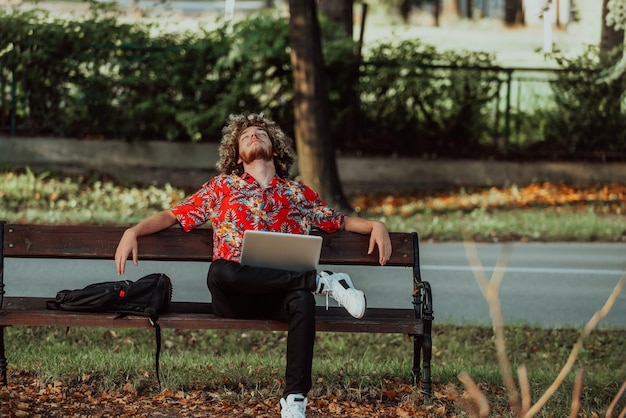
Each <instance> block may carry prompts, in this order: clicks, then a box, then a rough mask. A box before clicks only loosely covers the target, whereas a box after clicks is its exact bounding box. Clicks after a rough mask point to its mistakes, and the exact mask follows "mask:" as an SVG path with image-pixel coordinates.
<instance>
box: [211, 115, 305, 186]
mask: <svg viewBox="0 0 626 418" xmlns="http://www.w3.org/2000/svg"><path fill="white" fill-rule="evenodd" d="M251 126H256V127H259V128H261V129H263V130H264V131H265V132H267V134H268V135H269V137H270V140H271V141H272V146H273V148H274V152H275V153H276V155H275V156H274V165H275V166H276V174H277V175H278V176H279V177H282V178H287V177H289V175H290V172H291V166H292V165H293V163H294V161H295V160H296V152H295V150H294V148H293V141H292V139H291V138H289V137H288V136H287V135H286V134H285V133H284V132H283V130H282V129H281V128H280V127H279V126H278V124H276V122H274V121H273V120H271V119H269V118H268V117H266V116H265V115H264V114H263V113H242V114H238V115H234V114H233V115H230V116H229V117H228V123H227V124H226V126H224V129H222V140H221V141H220V147H219V161H218V162H217V169H218V171H219V172H220V173H221V174H237V175H239V176H240V175H242V174H243V164H241V163H237V161H238V160H239V136H240V135H241V133H242V132H243V131H244V130H245V129H247V128H249V127H251Z"/></svg>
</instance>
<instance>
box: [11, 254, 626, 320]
mask: <svg viewBox="0 0 626 418" xmlns="http://www.w3.org/2000/svg"><path fill="white" fill-rule="evenodd" d="M502 248H503V245H501V244H479V245H478V246H477V250H478V254H479V257H480V258H481V261H482V263H483V265H484V267H485V269H486V270H487V272H488V274H489V275H490V274H491V272H492V271H493V268H494V266H495V265H496V260H497V259H498V256H499V255H500V252H501V251H502ZM420 258H421V262H422V269H421V271H422V277H423V279H424V280H427V281H429V282H430V283H431V285H432V289H433V294H434V311H435V321H436V322H440V323H453V324H463V323H478V324H489V323H490V317H489V310H488V306H487V304H486V302H485V300H484V298H483V296H482V294H481V292H480V289H479V287H478V285H477V282H476V279H475V278H474V275H473V273H472V268H471V267H470V265H469V263H468V261H467V257H466V255H465V249H464V246H463V244H461V243H445V244H428V243H423V244H422V245H421V257H420ZM5 264H6V265H5V278H6V282H7V287H6V291H7V295H12V294H23V292H28V293H29V294H31V295H34V296H44V297H48V296H53V295H54V294H55V293H56V291H58V290H61V289H65V288H69V289H72V288H78V287H83V286H84V285H86V284H89V283H93V282H97V281H105V280H117V279H118V276H117V275H116V274H115V265H114V263H113V261H106V260H103V261H75V260H74V261H69V262H68V261H60V260H44V261H33V260H11V259H9V260H6V262H5ZM207 270H208V263H184V264H183V263H164V262H150V261H142V262H140V263H139V267H133V266H132V264H130V263H129V266H128V268H127V274H126V277H127V278H128V279H130V280H136V279H138V278H139V277H141V276H142V275H145V274H148V273H151V272H156V271H159V272H163V273H166V274H168V275H169V276H170V277H172V279H173V281H174V298H175V299H176V300H185V301H206V300H209V299H210V295H209V292H208V290H207V288H206V281H205V278H206V272H207ZM341 271H346V272H348V273H350V274H351V275H352V276H353V278H354V282H355V284H356V285H357V286H359V287H361V288H362V289H363V290H365V292H366V294H367V299H368V304H369V306H402V307H411V297H410V295H411V291H412V288H411V283H410V275H411V270H410V269H405V268H400V267H398V268H384V269H381V268H363V267H350V268H348V267H345V268H343V267H342V268H341ZM625 273H626V244H601V243H597V244H587V243H585V244H580V243H575V244H574V243H572V244H563V243H555V244H541V243H515V244H512V253H511V256H510V260H509V263H508V267H507V269H506V272H505V276H504V281H503V283H502V287H501V300H502V310H503V315H504V318H505V321H506V322H507V323H528V324H534V325H541V326H545V327H563V326H575V327H581V326H584V324H585V323H586V322H587V321H588V320H589V318H590V317H591V316H592V315H593V314H594V312H595V311H596V310H598V309H599V308H600V307H601V306H602V305H603V304H604V302H605V301H606V299H607V297H608V296H609V294H610V293H611V291H612V290H613V288H614V286H615V285H616V284H617V282H618V281H619V279H620V277H621V276H622V275H623V274H625ZM33 278H35V279H33ZM318 302H319V303H320V304H323V303H325V301H324V299H323V298H320V299H319V301H318ZM331 303H334V302H333V301H331ZM601 326H602V327H619V328H624V327H626V289H625V290H624V291H622V293H621V295H620V296H619V298H618V300H617V302H616V304H615V306H614V308H613V310H612V311H611V313H610V314H609V315H608V316H607V317H606V318H605V319H604V320H603V322H602V323H601Z"/></svg>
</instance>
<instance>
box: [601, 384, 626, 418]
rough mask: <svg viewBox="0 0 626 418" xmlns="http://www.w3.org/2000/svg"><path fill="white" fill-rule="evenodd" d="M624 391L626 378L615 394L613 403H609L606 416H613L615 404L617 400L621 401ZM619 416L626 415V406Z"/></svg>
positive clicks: (625, 390) (611, 417) (625, 389)
mask: <svg viewBox="0 0 626 418" xmlns="http://www.w3.org/2000/svg"><path fill="white" fill-rule="evenodd" d="M624 392H626V380H624V383H622V387H621V388H619V391H618V392H617V395H615V398H613V402H611V405H609V408H608V409H607V410H606V418H613V410H614V409H615V406H617V401H619V399H620V398H621V397H622V395H623V394H624ZM619 416H620V418H621V417H624V416H626V407H625V408H624V410H623V411H622V413H621V414H620V415H619Z"/></svg>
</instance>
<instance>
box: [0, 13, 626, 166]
mask: <svg viewBox="0 0 626 418" xmlns="http://www.w3.org/2000/svg"><path fill="white" fill-rule="evenodd" d="M321 24H322V32H323V33H325V34H335V36H328V37H327V38H328V39H324V41H323V53H324V58H325V64H326V71H327V88H328V93H329V109H328V110H329V113H330V115H331V128H332V133H333V136H334V140H335V144H336V146H337V148H338V149H339V150H342V151H346V152H351V153H354V152H356V153H367V154H391V153H395V154H399V155H427V156H433V155H436V156H439V157H459V156H462V157H468V156H474V157H477V156H485V155H487V154H491V155H496V156H502V155H506V153H508V155H509V156H513V155H514V153H524V152H528V151H529V150H530V151H532V152H538V153H541V152H543V153H544V155H546V154H545V153H546V151H548V152H550V153H557V154H559V156H561V157H565V158H567V157H571V156H581V155H583V156H584V155H588V154H589V153H596V154H597V153H604V154H610V153H618V154H619V153H624V152H625V149H626V146H625V144H626V138H625V137H626V129H624V128H625V127H626V122H625V120H626V118H624V117H623V116H624V115H623V113H624V109H623V108H624V106H623V105H624V96H623V92H624V87H626V86H624V83H625V81H624V79H623V78H622V79H621V80H620V81H618V82H616V83H613V84H598V83H596V80H597V78H598V74H599V70H600V68H602V67H601V66H600V63H599V60H598V57H597V56H598V54H597V51H595V50H592V49H590V50H589V51H587V53H586V54H584V55H583V56H581V57H577V58H574V59H566V58H564V57H563V56H561V55H559V54H554V55H553V56H552V57H551V58H553V59H554V60H556V62H557V64H558V65H559V66H560V67H561V68H562V71H560V72H559V74H558V76H557V79H556V80H555V81H553V82H552V84H551V86H552V89H553V92H552V93H550V94H548V95H547V96H545V97H542V99H541V105H540V106H535V108H534V109H525V110H522V109H521V106H520V108H516V107H515V106H514V105H513V106H512V107H511V108H510V109H508V112H509V115H510V118H508V119H505V117H504V116H503V113H504V111H505V109H504V107H506V105H505V101H504V100H502V99H503V97H504V96H506V94H507V86H508V85H507V83H508V82H509V81H510V78H507V77H508V76H509V75H510V72H507V70H505V69H501V68H498V67H496V66H495V65H494V62H495V59H494V57H493V56H492V55H490V54H486V53H481V52H468V51H460V52H454V51H444V52H440V51H438V50H437V49H436V48H435V47H434V46H432V45H427V44H425V43H423V42H422V41H420V40H419V39H415V40H405V41H402V42H399V43H397V44H396V43H380V44H375V45H373V46H372V47H370V48H369V49H368V50H367V51H364V55H365V58H364V60H358V59H357V55H356V45H355V43H354V41H353V40H352V39H351V38H349V37H348V38H345V37H343V38H342V37H341V36H336V34H337V33H338V31H337V30H335V29H333V28H332V26H331V25H332V22H327V21H325V20H322V22H321ZM161 29H162V28H159V27H158V25H156V24H142V23H135V24H132V25H131V24H125V23H120V22H119V21H118V19H117V15H116V12H115V10H114V8H112V7H111V6H102V5H94V6H93V12H92V14H91V15H90V16H88V17H87V18H85V19H81V20H65V19H53V18H50V16H49V15H48V14H47V13H46V12H44V11H42V10H37V9H35V10H31V11H26V12H22V11H12V10H6V9H3V10H0V39H2V40H3V42H2V43H0V89H1V90H2V91H3V94H2V95H1V98H2V100H1V101H0V117H1V120H0V129H3V130H5V131H8V128H7V127H8V126H9V122H8V121H9V119H10V118H12V117H15V118H16V119H15V122H16V123H15V126H16V127H17V134H18V135H31V136H32V135H37V136H62V137H69V138H102V139H125V140H129V141H131V140H132V141H135V140H168V141H216V140H217V139H218V138H219V135H220V130H221V128H222V126H223V124H224V121H225V120H226V118H227V116H228V115H229V114H230V113H237V112H242V111H263V112H265V113H266V114H268V115H270V116H271V117H272V118H274V119H275V120H276V121H277V122H278V123H279V124H281V125H282V126H283V127H285V129H286V130H287V132H288V133H289V134H291V135H293V128H292V127H293V118H294V116H293V88H292V84H293V80H292V71H291V62H290V57H289V53H290V47H289V27H288V21H287V19H285V18H284V17H281V16H278V15H276V14H273V13H267V12H262V13H258V14H253V15H250V16H249V17H248V18H247V19H245V20H242V21H239V22H236V23H227V22H223V23H221V24H219V25H218V26H217V28H216V29H214V30H211V31H207V30H198V31H193V32H192V31H188V32H176V33H172V32H168V31H165V30H161ZM547 83H548V80H547V79H546V78H545V77H544V78H543V79H541V80H540V84H542V85H543V86H547ZM13 88H14V89H15V94H13V92H12V89H13ZM508 90H510V87H509V89H508ZM543 91H548V89H547V88H544V89H543ZM13 97H15V99H16V100H15V102H14V103H12V102H11V99H12V98H13ZM520 97H521V96H520ZM518 100H519V98H518ZM531 101H532V100H531ZM13 108H15V111H13ZM505 121H506V123H505ZM509 122H511V124H509ZM511 129H513V132H511ZM511 135H514V136H516V138H512V137H511Z"/></svg>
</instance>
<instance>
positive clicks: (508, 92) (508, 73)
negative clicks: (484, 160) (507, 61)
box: [503, 69, 513, 155]
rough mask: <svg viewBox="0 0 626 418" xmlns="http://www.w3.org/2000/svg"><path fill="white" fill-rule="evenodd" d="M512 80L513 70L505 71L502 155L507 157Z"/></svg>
mask: <svg viewBox="0 0 626 418" xmlns="http://www.w3.org/2000/svg"><path fill="white" fill-rule="evenodd" d="M512 79H513V70H511V69H507V71H506V111H505V112H506V113H505V114H504V144H503V148H504V149H503V151H504V155H507V153H508V152H507V151H508V148H509V136H510V135H511V82H512Z"/></svg>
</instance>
